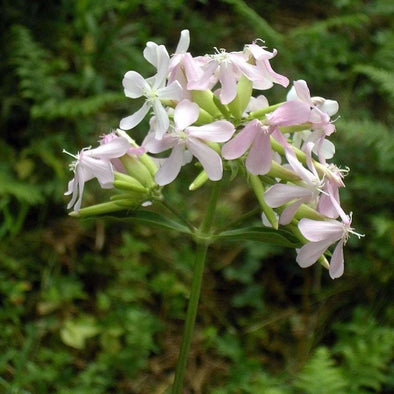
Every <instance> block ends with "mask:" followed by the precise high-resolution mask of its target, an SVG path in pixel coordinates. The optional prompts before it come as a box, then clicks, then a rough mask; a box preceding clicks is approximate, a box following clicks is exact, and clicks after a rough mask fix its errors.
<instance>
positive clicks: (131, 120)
mask: <svg viewBox="0 0 394 394" xmlns="http://www.w3.org/2000/svg"><path fill="white" fill-rule="evenodd" d="M150 107H151V104H150V103H149V102H148V101H145V103H144V104H143V106H142V107H141V108H140V109H139V110H138V111H137V112H134V113H133V115H130V116H127V117H126V118H123V119H122V120H121V121H120V123H119V128H121V129H123V130H130V129H132V128H134V127H135V126H137V125H138V124H139V123H141V121H142V119H144V118H145V115H146V114H147V113H148V111H149V108H150Z"/></svg>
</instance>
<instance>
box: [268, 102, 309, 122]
mask: <svg viewBox="0 0 394 394" xmlns="http://www.w3.org/2000/svg"><path fill="white" fill-rule="evenodd" d="M310 112H311V110H310V106H309V105H308V104H306V103H304V102H302V101H299V100H291V101H286V102H285V103H284V104H282V105H281V106H280V107H279V108H277V109H276V110H275V111H274V112H272V113H271V114H269V115H267V119H268V121H269V123H270V124H271V125H277V126H294V125H298V124H302V123H305V122H308V120H309V115H310Z"/></svg>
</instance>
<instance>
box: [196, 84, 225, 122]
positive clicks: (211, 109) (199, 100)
mask: <svg viewBox="0 0 394 394" xmlns="http://www.w3.org/2000/svg"><path fill="white" fill-rule="evenodd" d="M191 92H192V97H193V101H194V102H195V103H196V104H198V106H199V107H200V108H201V109H202V110H204V111H206V112H208V114H210V115H212V116H213V117H214V118H221V117H222V113H221V112H220V110H219V108H218V107H217V106H216V104H215V102H214V98H215V97H216V96H215V95H214V94H213V93H212V92H211V91H210V90H192V91H191Z"/></svg>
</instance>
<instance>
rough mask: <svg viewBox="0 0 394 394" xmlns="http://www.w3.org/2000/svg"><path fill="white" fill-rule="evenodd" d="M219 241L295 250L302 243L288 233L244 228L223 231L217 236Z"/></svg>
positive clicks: (260, 228) (265, 228)
mask: <svg viewBox="0 0 394 394" xmlns="http://www.w3.org/2000/svg"><path fill="white" fill-rule="evenodd" d="M216 237H217V238H218V239H226V240H230V241H238V240H248V241H258V242H264V243H268V244H270V245H277V246H285V247H289V248H295V247H298V246H300V242H299V241H298V240H297V238H295V237H294V235H293V234H291V233H290V232H288V231H285V230H275V229H272V228H269V227H257V226H251V227H243V228H238V229H235V230H227V231H223V232H221V233H219V234H217V235H216Z"/></svg>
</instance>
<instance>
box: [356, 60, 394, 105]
mask: <svg viewBox="0 0 394 394" xmlns="http://www.w3.org/2000/svg"><path fill="white" fill-rule="evenodd" d="M353 70H354V71H355V72H356V73H359V74H364V75H366V76H367V77H368V78H370V79H371V80H372V81H373V82H375V83H376V84H377V85H378V89H379V90H380V91H382V92H384V93H387V95H388V97H390V99H391V100H392V101H393V102H394V73H393V72H392V71H388V70H385V69H383V68H378V67H374V66H369V65H366V64H357V65H356V66H354V67H353Z"/></svg>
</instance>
